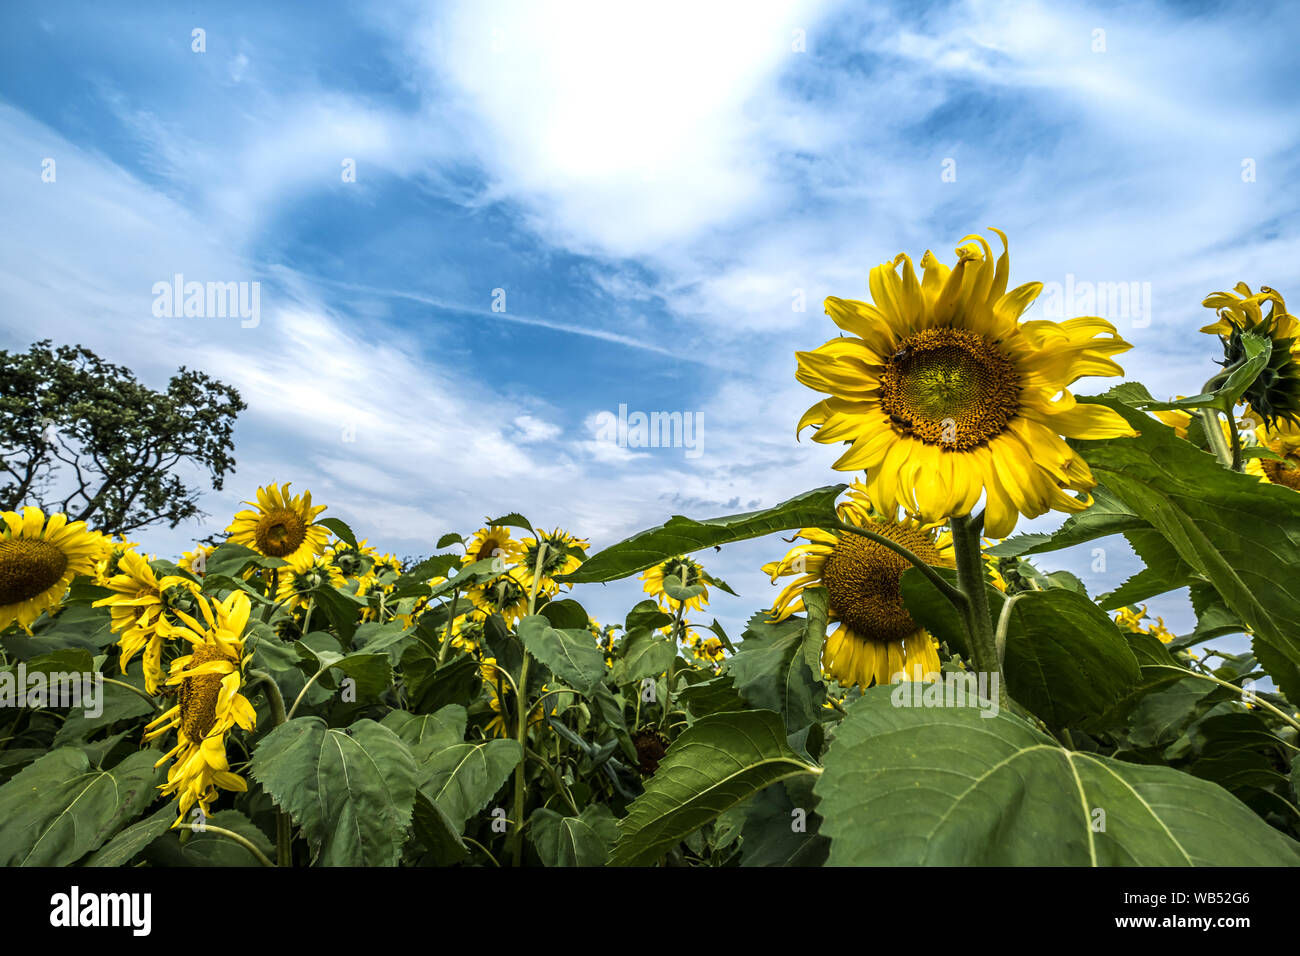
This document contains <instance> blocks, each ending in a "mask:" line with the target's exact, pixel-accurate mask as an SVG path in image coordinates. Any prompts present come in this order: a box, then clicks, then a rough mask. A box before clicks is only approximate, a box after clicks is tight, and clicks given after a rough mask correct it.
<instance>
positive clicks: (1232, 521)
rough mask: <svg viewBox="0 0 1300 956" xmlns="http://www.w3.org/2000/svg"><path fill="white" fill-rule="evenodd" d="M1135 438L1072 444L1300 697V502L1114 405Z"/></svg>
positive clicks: (1110, 403)
mask: <svg viewBox="0 0 1300 956" xmlns="http://www.w3.org/2000/svg"><path fill="white" fill-rule="evenodd" d="M1080 401H1084V402H1095V403H1099V404H1104V405H1108V406H1109V407H1111V408H1113V409H1115V410H1116V411H1117V412H1118V413H1119V414H1120V415H1122V416H1124V417H1125V418H1126V419H1127V420H1128V421H1129V423H1130V424H1132V425H1133V426H1134V428H1135V429H1137V430H1138V431H1139V432H1140V434H1139V435H1138V437H1136V438H1114V439H1107V440H1098V441H1077V442H1074V444H1075V445H1076V447H1078V448H1079V450H1080V452H1081V454H1082V455H1083V457H1084V458H1085V459H1086V460H1087V461H1088V463H1089V465H1090V466H1091V467H1092V470H1093V472H1094V474H1096V475H1097V477H1098V478H1099V479H1100V480H1101V481H1102V482H1103V483H1104V484H1105V485H1106V487H1107V488H1108V489H1109V490H1110V491H1111V493H1112V494H1114V495H1115V496H1116V497H1118V498H1120V499H1122V500H1123V502H1124V505H1125V506H1126V507H1127V508H1128V509H1130V510H1131V511H1132V512H1133V513H1135V514H1137V515H1139V516H1140V517H1141V518H1142V520H1144V521H1145V522H1147V523H1148V524H1149V525H1150V526H1151V527H1153V528H1155V530H1156V531H1158V532H1159V533H1160V534H1161V535H1163V536H1164V537H1165V539H1166V540H1167V541H1168V542H1169V543H1170V544H1171V545H1173V547H1174V548H1175V549H1176V550H1177V551H1178V554H1179V555H1180V556H1181V558H1182V560H1183V561H1185V562H1186V563H1187V565H1188V567H1190V568H1191V569H1192V571H1194V572H1195V573H1196V574H1197V575H1198V576H1199V577H1200V578H1201V579H1203V580H1205V581H1208V582H1210V583H1211V584H1212V585H1213V587H1214V589H1215V590H1216V591H1218V592H1219V594H1220V595H1221V596H1222V598H1223V602H1224V604H1225V605H1226V606H1227V607H1228V608H1229V609H1230V610H1231V611H1233V612H1234V613H1235V614H1237V615H1239V616H1240V618H1241V620H1242V621H1243V622H1244V623H1245V624H1246V625H1247V626H1249V628H1250V629H1251V631H1252V632H1253V634H1254V644H1253V646H1254V650H1255V654H1256V656H1257V657H1258V658H1259V660H1260V663H1261V664H1263V665H1264V667H1265V668H1267V670H1268V672H1269V674H1270V675H1271V676H1272V677H1273V679H1274V681H1276V682H1277V684H1278V686H1279V687H1281V688H1282V691H1283V693H1285V694H1286V695H1287V697H1289V698H1291V699H1292V700H1300V632H1298V631H1297V630H1296V628H1295V623H1294V622H1295V621H1297V620H1300V578H1297V576H1296V575H1295V573H1294V569H1295V567H1296V566H1297V564H1300V495H1297V494H1296V493H1295V492H1294V491H1292V490H1291V489H1289V488H1284V487H1281V486H1278V485H1272V484H1268V483H1267V482H1261V481H1259V480H1258V479H1256V478H1254V477H1252V476H1250V475H1245V474H1241V473H1238V472H1234V471H1231V470H1229V469H1227V468H1223V467H1221V466H1220V465H1219V464H1218V462H1217V461H1216V460H1215V458H1214V456H1212V455H1209V454H1207V453H1205V452H1203V451H1200V450H1199V449H1197V448H1195V447H1194V446H1193V445H1191V444H1190V443H1188V442H1185V441H1182V440H1180V439H1178V438H1177V437H1176V436H1175V435H1174V434H1173V432H1172V431H1170V430H1169V429H1167V428H1153V427H1150V423H1151V420H1150V419H1149V418H1147V417H1146V416H1145V415H1143V414H1141V413H1140V412H1137V411H1134V410H1132V409H1130V408H1128V407H1126V406H1124V405H1122V404H1120V403H1118V402H1113V401H1109V400H1105V399H1098V398H1081V399H1080Z"/></svg>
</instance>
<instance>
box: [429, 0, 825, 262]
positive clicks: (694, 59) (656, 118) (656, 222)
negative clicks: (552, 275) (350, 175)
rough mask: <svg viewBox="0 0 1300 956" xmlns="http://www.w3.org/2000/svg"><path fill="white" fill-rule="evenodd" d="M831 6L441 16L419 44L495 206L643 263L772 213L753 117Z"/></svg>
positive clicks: (571, 7) (604, 6)
mask: <svg viewBox="0 0 1300 956" xmlns="http://www.w3.org/2000/svg"><path fill="white" fill-rule="evenodd" d="M823 6H824V4H822V3H812V2H805V3H798V4H790V3H779V2H772V0H768V2H753V0H750V2H717V3H707V4H700V3H691V2H670V3H660V4H656V5H655V6H654V7H653V8H647V7H635V6H630V5H626V4H610V3H602V2H599V0H593V2H571V3H560V4H549V5H544V4H535V3H524V2H520V3H462V4H455V5H448V6H443V7H439V8H436V16H434V17H433V18H432V19H430V20H429V21H427V22H426V23H425V24H424V26H423V28H422V29H421V30H419V31H418V32H417V33H416V34H415V35H416V37H417V46H418V48H419V50H420V52H421V55H422V56H423V57H424V59H425V64H426V68H427V70H428V73H427V75H426V80H425V81H426V84H430V85H432V87H433V88H434V89H435V90H437V91H438V93H439V95H443V96H445V95H446V94H447V92H448V90H450V91H452V100H453V102H454V103H455V104H456V105H457V106H458V108H459V110H460V114H461V119H462V121H463V122H464V123H465V125H466V130H465V134H466V135H468V136H470V137H472V138H473V142H474V145H475V147H476V148H477V151H478V154H479V158H480V159H481V160H482V161H483V163H484V165H485V166H486V167H487V169H488V171H489V172H490V173H491V175H492V176H493V177H494V179H495V190H494V194H495V195H496V196H498V197H501V198H510V199H515V200H518V201H520V202H522V203H523V204H524V205H525V207H526V208H528V209H529V210H530V211H531V212H532V213H533V214H534V215H535V217H536V223H537V225H538V226H539V228H541V229H542V230H543V231H544V232H546V233H547V234H552V235H553V237H560V238H563V239H565V240H567V241H569V242H572V243H573V244H574V245H575V246H578V247H588V248H597V249H600V250H602V251H609V252H612V253H614V254H619V255H623V254H634V253H642V252H646V251H649V250H653V249H656V248H660V247H662V246H663V245H664V244H667V243H671V242H674V241H679V240H681V239H683V238H689V237H692V236H694V235H696V234H697V233H698V232H699V231H700V230H701V229H704V228H707V227H709V226H711V225H713V224H715V223H718V222H720V221H725V220H727V219H729V218H730V217H732V216H734V215H736V214H737V213H739V212H741V211H743V210H745V209H748V208H749V207H751V206H752V205H753V204H754V203H755V202H759V201H761V200H762V199H763V196H764V193H765V190H766V189H767V188H768V185H769V170H768V168H767V158H766V157H765V156H764V155H762V154H761V153H757V152H755V151H754V150H753V149H752V148H751V147H752V141H753V139H754V137H755V136H757V135H759V134H760V133H761V131H762V125H763V122H764V119H765V117H764V116H763V115H762V114H751V113H750V112H748V108H749V107H750V105H751V104H752V103H753V102H754V99H755V96H756V94H758V93H760V92H761V91H764V90H766V89H767V88H768V87H769V86H770V84H771V83H772V82H773V80H774V78H775V76H776V75H777V74H778V72H779V71H780V69H781V68H782V67H783V66H784V65H785V64H787V63H788V62H789V61H790V58H791V57H793V56H799V55H804V54H797V53H794V52H793V51H792V43H793V31H794V30H795V29H796V28H803V29H807V28H809V27H810V26H812V25H813V24H814V23H815V21H816V20H817V18H818V16H819V11H820V9H821V7H823Z"/></svg>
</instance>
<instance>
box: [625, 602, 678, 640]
mask: <svg viewBox="0 0 1300 956" xmlns="http://www.w3.org/2000/svg"><path fill="white" fill-rule="evenodd" d="M672 622H673V616H672V615H671V614H668V613H665V612H664V611H663V610H662V609H660V607H659V605H658V604H656V603H655V601H654V599H653V598H647V599H646V600H644V601H642V602H641V603H640V604H638V605H637V606H636V607H634V608H632V610H630V611H628V612H627V618H626V619H625V620H624V622H623V630H624V631H626V632H627V633H629V634H631V633H632V632H633V631H636V630H640V629H641V628H646V629H649V630H655V629H657V628H660V627H667V626H668V625H669V624H671V623H672Z"/></svg>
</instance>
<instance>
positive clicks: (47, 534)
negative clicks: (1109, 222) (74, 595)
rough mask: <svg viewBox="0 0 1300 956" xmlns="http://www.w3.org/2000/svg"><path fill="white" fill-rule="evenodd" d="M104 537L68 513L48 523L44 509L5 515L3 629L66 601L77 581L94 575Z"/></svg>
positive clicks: (1, 528)
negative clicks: (69, 519)
mask: <svg viewBox="0 0 1300 956" xmlns="http://www.w3.org/2000/svg"><path fill="white" fill-rule="evenodd" d="M103 555H104V539H103V536H102V535H100V534H99V533H98V532H95V531H87V530H86V523H85V522H84V521H73V522H69V521H68V516H67V515H65V514H52V515H50V516H49V518H48V519H47V518H46V517H45V512H43V511H41V509H40V508H33V507H31V506H28V507H26V508H24V509H23V510H22V512H21V513H19V512H17V511H2V512H0V631H3V630H4V629H5V628H7V627H8V626H9V625H10V624H13V623H14V622H17V623H18V626H19V627H21V628H22V629H23V630H25V631H28V632H29V633H30V631H31V626H32V623H33V622H34V621H35V620H36V619H37V618H38V617H40V615H41V612H43V611H46V610H49V609H50V608H52V607H54V606H55V605H57V604H58V603H59V602H60V601H62V600H63V595H64V594H65V593H66V592H67V590H68V585H70V584H71V583H72V579H73V578H75V577H77V575H79V574H84V575H87V576H90V577H93V576H94V574H95V566H96V564H97V563H98V562H99V561H100V560H101V559H102V558H103Z"/></svg>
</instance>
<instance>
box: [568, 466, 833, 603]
mask: <svg viewBox="0 0 1300 956" xmlns="http://www.w3.org/2000/svg"><path fill="white" fill-rule="evenodd" d="M846 487H848V486H847V485H842V484H841V485H827V486H826V487H824V488H818V489H816V490H814V491H807V492H804V493H803V494H801V495H797V496H795V497H794V498H791V499H790V500H788V501H783V502H781V503H780V504H779V505H776V506H774V507H772V508H767V509H764V510H762V511H750V512H747V513H745V514H736V515H727V516H725V517H722V518H709V519H707V520H705V521H697V520H695V519H694V518H686V517H683V516H682V515H674V516H673V517H671V518H669V519H668V521H667V522H666V523H664V524H662V525H660V526H658V527H657V528H651V529H649V530H648V531H642V532H640V533H639V534H634V535H633V536H632V537H630V538H627V539H626V540H624V541H620V542H619V543H618V544H615V545H611V546H610V547H608V548H606V549H605V550H604V551H600V552H598V553H596V554H594V555H592V556H591V557H590V558H588V559H587V560H586V562H585V563H584V564H583V565H582V567H580V568H578V570H576V571H574V572H573V573H571V574H564V575H560V576H559V577H558V578H556V580H558V581H565V582H567V583H570V584H585V583H597V582H602V581H616V580H618V579H619V578H625V577H627V576H628V575H631V574H636V573H637V572H638V571H644V570H645V569H646V568H650V567H654V566H655V565H656V564H660V563H662V562H664V561H667V560H668V559H669V558H673V557H676V556H678V555H682V554H690V553H691V552H693V551H700V550H702V549H704V548H710V547H716V546H719V545H724V544H730V543H731V542H733V541H744V540H746V539H748V538H758V537H761V536H762V535H765V534H772V533H773V532H776V531H791V530H795V529H798V528H805V527H817V526H820V525H824V524H828V523H831V524H833V523H834V522H835V521H836V520H837V519H836V516H835V499H836V498H838V497H839V495H840V492H842V491H843V490H844V489H845V488H846Z"/></svg>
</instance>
